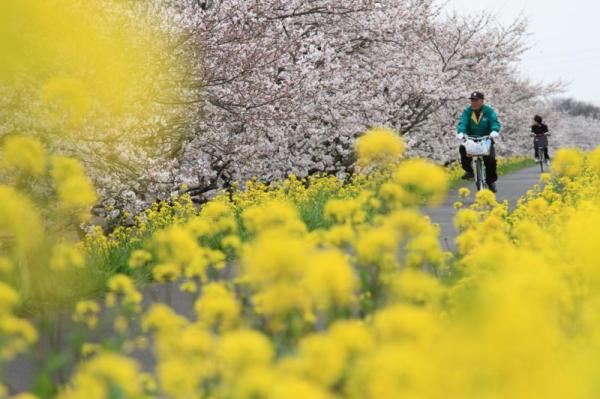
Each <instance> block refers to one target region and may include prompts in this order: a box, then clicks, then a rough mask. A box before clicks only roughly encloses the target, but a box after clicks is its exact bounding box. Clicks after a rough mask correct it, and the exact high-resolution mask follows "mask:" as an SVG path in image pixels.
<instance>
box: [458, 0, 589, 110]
mask: <svg viewBox="0 0 600 399" xmlns="http://www.w3.org/2000/svg"><path fill="white" fill-rule="evenodd" d="M448 7H449V8H454V9H456V10H458V11H459V12H460V13H471V12H478V11H482V10H484V11H489V12H492V13H493V14H494V15H496V16H497V17H498V19H499V20H500V21H501V22H503V23H510V22H511V21H513V20H514V19H515V18H518V17H519V16H521V15H523V16H525V17H526V18H527V19H528V21H529V33H530V36H529V37H528V39H527V40H528V44H529V45H530V47H531V49H530V50H529V51H528V52H527V53H526V54H525V55H524V56H523V61H522V73H523V76H525V77H529V78H531V79H533V80H534V81H544V82H550V81H555V80H562V81H565V82H566V83H568V86H567V90H566V92H565V93H564V95H565V96H569V97H574V98H576V99H578V100H582V101H588V102H592V103H595V104H596V105H598V106H600V20H599V19H598V15H600V2H598V1H595V0H568V1H564V0H496V1H493V0H448Z"/></svg>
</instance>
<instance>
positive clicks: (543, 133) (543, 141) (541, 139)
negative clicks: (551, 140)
mask: <svg viewBox="0 0 600 399" xmlns="http://www.w3.org/2000/svg"><path fill="white" fill-rule="evenodd" d="M533 122H534V124H533V126H531V135H532V136H533V137H534V142H533V147H534V148H533V151H534V154H535V160H536V162H537V161H539V159H538V148H543V150H544V156H545V157H546V163H547V162H549V161H550V154H548V135H549V134H550V131H549V130H548V126H547V125H546V124H545V123H544V120H543V119H542V117H541V116H539V115H536V116H535V117H534V118H533Z"/></svg>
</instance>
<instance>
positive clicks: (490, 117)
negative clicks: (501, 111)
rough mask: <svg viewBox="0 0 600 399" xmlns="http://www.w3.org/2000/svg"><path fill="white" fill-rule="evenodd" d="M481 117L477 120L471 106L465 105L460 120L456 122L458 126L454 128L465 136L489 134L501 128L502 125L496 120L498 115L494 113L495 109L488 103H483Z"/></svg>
mask: <svg viewBox="0 0 600 399" xmlns="http://www.w3.org/2000/svg"><path fill="white" fill-rule="evenodd" d="M482 111H483V112H482V113H481V117H480V118H481V119H480V120H479V121H478V120H477V117H476V116H475V113H474V112H473V108H471V107H467V108H465V110H464V112H463V113H462V116H461V117H460V122H459V124H458V128H457V129H456V130H457V131H458V133H464V134H466V135H467V136H477V137H481V136H489V134H490V133H492V132H498V133H500V130H501V129H502V125H501V124H500V121H499V120H498V115H496V111H494V109H493V108H492V107H490V106H489V105H484V106H483V108H482Z"/></svg>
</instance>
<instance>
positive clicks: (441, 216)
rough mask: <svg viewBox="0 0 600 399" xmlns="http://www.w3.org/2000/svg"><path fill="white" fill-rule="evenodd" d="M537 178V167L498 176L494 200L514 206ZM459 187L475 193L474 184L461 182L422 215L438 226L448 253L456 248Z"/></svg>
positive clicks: (538, 174)
mask: <svg viewBox="0 0 600 399" xmlns="http://www.w3.org/2000/svg"><path fill="white" fill-rule="evenodd" d="M539 178H540V169H539V166H537V165H536V166H533V167H529V168H526V169H523V170H521V171H518V172H515V173H511V174H508V175H505V176H500V178H499V180H498V183H497V186H498V194H497V195H496V198H497V199H498V201H499V202H502V201H504V200H508V201H509V202H510V205H511V206H514V205H515V202H516V200H517V199H519V198H520V197H521V196H522V195H523V194H525V193H526V192H527V190H529V189H530V188H531V187H533V186H534V185H535V184H536V183H537V182H538V181H539ZM461 187H467V188H469V189H470V190H471V191H472V192H475V183H474V182H462V183H461V184H460V185H459V186H458V187H456V188H455V189H453V190H452V191H451V192H450V195H449V196H448V198H447V199H446V201H445V202H444V204H443V205H442V206H441V207H439V208H435V209H426V210H424V213H425V214H426V215H429V217H430V218H431V221H432V222H433V223H435V224H438V225H439V226H440V228H441V232H440V240H441V242H442V248H444V249H446V250H449V251H453V250H454V249H455V248H456V247H455V243H454V241H455V240H456V236H457V232H456V229H455V228H454V225H453V220H454V215H456V210H455V209H454V203H455V202H456V201H459V200H460V199H459V197H458V189H459V188H461Z"/></svg>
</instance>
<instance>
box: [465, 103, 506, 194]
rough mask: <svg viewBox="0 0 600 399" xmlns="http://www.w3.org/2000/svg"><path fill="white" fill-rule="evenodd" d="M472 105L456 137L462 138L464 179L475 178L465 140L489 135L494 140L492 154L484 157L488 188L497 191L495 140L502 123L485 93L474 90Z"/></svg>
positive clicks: (468, 108) (466, 111)
mask: <svg viewBox="0 0 600 399" xmlns="http://www.w3.org/2000/svg"><path fill="white" fill-rule="evenodd" d="M470 100H471V106H470V107H467V108H466V109H465V110H464V112H463V113H462V116H461V117H460V122H459V124H458V128H457V132H458V133H457V135H456V137H457V138H458V139H459V140H460V142H461V146H460V148H459V152H460V163H461V165H462V168H463V169H464V171H465V174H464V175H463V177H462V178H463V179H465V180H470V179H473V178H474V177H475V176H474V173H473V165H472V162H471V158H470V157H469V156H467V150H466V148H465V146H464V142H465V141H466V140H467V138H468V137H469V136H472V137H484V136H489V137H490V139H491V140H492V145H491V148H490V154H489V155H487V156H484V157H483V161H484V163H485V175H486V183H487V185H488V188H489V189H490V190H491V191H493V192H496V181H497V180H498V174H497V171H496V166H497V163H496V150H495V148H494V140H495V139H497V138H498V137H499V136H500V130H501V129H502V125H501V124H500V121H499V120H498V116H497V115H496V112H495V111H494V109H493V108H492V107H490V106H489V105H486V104H485V96H484V95H483V93H480V92H474V93H473V94H471V97H470Z"/></svg>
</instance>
